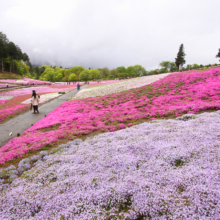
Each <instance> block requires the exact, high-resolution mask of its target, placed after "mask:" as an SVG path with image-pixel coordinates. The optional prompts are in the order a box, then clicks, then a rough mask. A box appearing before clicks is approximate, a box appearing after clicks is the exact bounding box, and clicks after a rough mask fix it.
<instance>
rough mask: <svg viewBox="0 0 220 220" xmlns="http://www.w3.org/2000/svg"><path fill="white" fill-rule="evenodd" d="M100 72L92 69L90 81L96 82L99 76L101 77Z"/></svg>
mask: <svg viewBox="0 0 220 220" xmlns="http://www.w3.org/2000/svg"><path fill="white" fill-rule="evenodd" d="M99 72H100V71H99V70H98V69H92V70H90V71H89V79H90V80H94V79H97V76H98V75H99Z"/></svg>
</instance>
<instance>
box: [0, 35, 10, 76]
mask: <svg viewBox="0 0 220 220" xmlns="http://www.w3.org/2000/svg"><path fill="white" fill-rule="evenodd" d="M7 44H8V38H7V36H6V34H3V33H2V32H0V61H1V67H2V68H1V70H2V72H3V59H4V58H7V56H8V51H7Z"/></svg>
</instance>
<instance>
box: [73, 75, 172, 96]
mask: <svg viewBox="0 0 220 220" xmlns="http://www.w3.org/2000/svg"><path fill="white" fill-rule="evenodd" d="M169 74H170V73H164V74H160V75H153V76H143V77H138V78H133V79H128V80H120V81H115V80H111V81H107V83H105V82H104V81H103V82H102V83H103V84H104V83H105V84H107V85H103V84H101V83H98V86H96V87H93V86H92V85H89V86H88V88H86V89H83V90H81V91H80V92H79V93H77V94H76V96H74V97H73V99H84V98H90V97H97V96H104V95H108V94H112V93H119V92H122V91H126V90H129V89H133V88H137V87H141V86H144V85H148V84H151V83H153V82H155V81H157V80H159V79H162V78H164V77H166V76H168V75H169ZM100 84H101V85H100ZM109 84H110V85H109ZM102 85H103V86H102Z"/></svg>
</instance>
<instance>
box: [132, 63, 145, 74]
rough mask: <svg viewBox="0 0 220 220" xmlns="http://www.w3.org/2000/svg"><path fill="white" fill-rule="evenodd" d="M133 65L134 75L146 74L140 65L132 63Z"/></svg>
mask: <svg viewBox="0 0 220 220" xmlns="http://www.w3.org/2000/svg"><path fill="white" fill-rule="evenodd" d="M133 67H134V71H135V73H136V76H144V75H146V72H147V71H146V70H145V68H144V67H142V66H141V65H134V66H133Z"/></svg>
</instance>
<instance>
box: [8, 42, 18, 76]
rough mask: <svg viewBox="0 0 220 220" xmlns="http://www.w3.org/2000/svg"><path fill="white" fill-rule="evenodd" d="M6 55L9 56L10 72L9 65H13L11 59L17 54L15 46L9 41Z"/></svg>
mask: <svg viewBox="0 0 220 220" xmlns="http://www.w3.org/2000/svg"><path fill="white" fill-rule="evenodd" d="M8 55H9V56H10V73H11V67H12V65H13V60H14V59H15V58H16V56H17V47H16V46H15V44H14V43H13V42H11V41H10V42H9V43H8ZM13 72H14V65H13Z"/></svg>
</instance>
